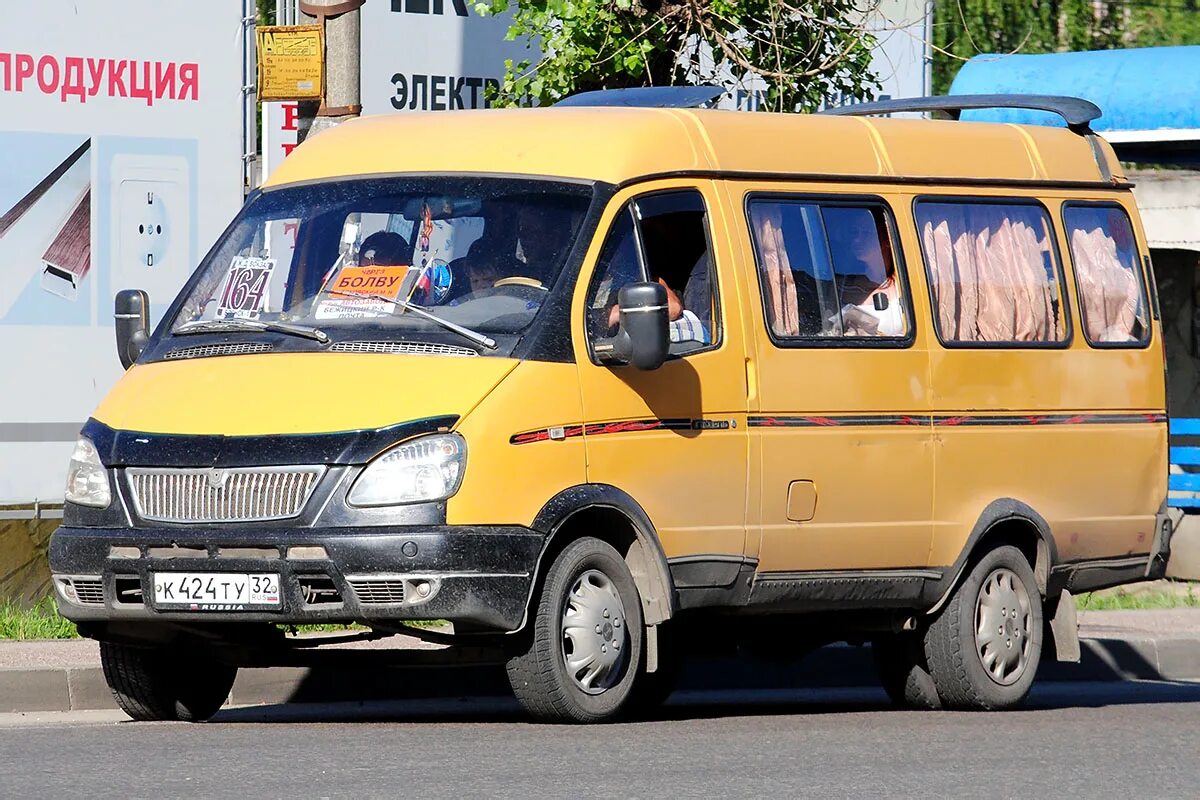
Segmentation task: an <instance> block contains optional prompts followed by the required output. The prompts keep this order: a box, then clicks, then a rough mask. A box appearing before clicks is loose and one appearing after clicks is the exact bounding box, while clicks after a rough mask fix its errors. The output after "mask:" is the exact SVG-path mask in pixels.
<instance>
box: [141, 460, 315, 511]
mask: <svg viewBox="0 0 1200 800" xmlns="http://www.w3.org/2000/svg"><path fill="white" fill-rule="evenodd" d="M127 472H128V474H129V488H130V492H131V494H132V496H133V503H134V505H135V506H136V508H137V511H138V514H139V515H140V516H141V517H142V518H143V519H148V520H154V521H156V522H257V521H262V520H271V519H287V518H289V517H295V516H297V515H299V513H300V512H301V511H303V510H304V504H305V503H307V502H308V498H309V497H311V496H312V493H313V490H314V489H315V488H316V487H317V481H318V480H320V478H321V475H322V474H324V472H325V468H324V467H240V468H233V469H217V470H214V469H143V468H140V467H130V468H129V469H128V470H127Z"/></svg>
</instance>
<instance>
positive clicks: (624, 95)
mask: <svg viewBox="0 0 1200 800" xmlns="http://www.w3.org/2000/svg"><path fill="white" fill-rule="evenodd" d="M723 94H725V89H724V88H723V87H721V86H643V87H640V88H636V89H599V90H597V91H594V92H580V93H579V94H573V95H571V96H570V97H564V98H563V99H562V100H559V101H558V102H557V103H555V104H554V106H555V107H560V106H561V107H565V106H578V107H583V106H624V107H627V108H701V107H703V106H707V105H708V104H709V103H711V102H713V101H714V100H716V99H717V98H718V97H720V96H721V95H723Z"/></svg>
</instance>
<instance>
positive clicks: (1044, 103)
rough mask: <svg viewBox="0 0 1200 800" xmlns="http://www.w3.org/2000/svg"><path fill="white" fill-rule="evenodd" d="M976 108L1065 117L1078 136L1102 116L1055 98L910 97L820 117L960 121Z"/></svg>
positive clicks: (1081, 103)
mask: <svg viewBox="0 0 1200 800" xmlns="http://www.w3.org/2000/svg"><path fill="white" fill-rule="evenodd" d="M977 108H1028V109H1033V110H1035V111H1049V112H1051V113H1052V114H1058V116H1060V117H1062V119H1063V122H1065V123H1067V127H1068V128H1070V129H1071V130H1072V131H1074V132H1075V133H1079V134H1087V133H1091V132H1092V131H1091V128H1089V127H1088V123H1089V122H1091V121H1092V120H1094V119H1098V118H1099V117H1100V115H1101V113H1103V112H1101V111H1100V107H1099V106H1098V105H1096V104H1095V103H1093V102H1091V101H1089V100H1084V99H1082V98H1079V97H1064V96H1062V95H1053V94H956V95H942V96H935V97H910V98H906V99H902V100H879V101H876V102H873V103H854V104H852V105H848V106H838V107H837V108H827V109H825V110H824V111H821V112H818V113H821V114H832V115H837V116H854V117H864V116H869V115H872V114H890V113H893V112H900V111H944V112H946V114H948V115H949V116H950V117H951V119H958V118H959V115H960V114H961V113H962V112H963V111H966V110H969V109H977Z"/></svg>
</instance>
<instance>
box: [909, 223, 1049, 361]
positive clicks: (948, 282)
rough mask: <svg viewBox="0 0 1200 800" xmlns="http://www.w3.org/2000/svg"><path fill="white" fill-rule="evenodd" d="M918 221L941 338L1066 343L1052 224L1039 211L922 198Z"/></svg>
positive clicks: (935, 319) (966, 341)
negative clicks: (932, 200) (930, 200)
mask: <svg viewBox="0 0 1200 800" xmlns="http://www.w3.org/2000/svg"><path fill="white" fill-rule="evenodd" d="M916 218H917V229H918V233H919V234H920V236H921V246H922V248H923V250H924V253H925V267H926V270H927V271H928V273H929V285H930V290H931V294H932V300H933V313H934V321H935V323H936V325H937V329H938V335H939V336H940V337H941V339H942V341H943V342H958V343H981V344H982V343H1013V344H1017V343H1020V344H1052V343H1055V342H1065V341H1066V340H1067V327H1068V326H1067V321H1066V311H1065V306H1064V305H1063V298H1062V288H1061V283H1060V280H1059V275H1060V271H1059V267H1058V263H1057V258H1056V255H1055V248H1054V245H1053V236H1052V231H1053V228H1052V226H1051V224H1050V217H1049V215H1048V214H1047V213H1046V211H1045V209H1043V208H1042V207H1041V206H1038V205H1030V204H1006V203H983V202H924V201H922V202H918V203H917V207H916Z"/></svg>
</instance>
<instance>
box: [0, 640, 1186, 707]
mask: <svg viewBox="0 0 1200 800" xmlns="http://www.w3.org/2000/svg"><path fill="white" fill-rule="evenodd" d="M1080 646H1081V659H1080V662H1079V663H1078V664H1069V663H1060V662H1046V663H1043V664H1042V667H1041V670H1040V673H1039V675H1038V680H1039V681H1040V682H1074V681H1128V680H1161V681H1191V680H1200V639H1189V638H1158V639H1154V638H1144V639H1083V640H1081V642H1080ZM314 655H316V654H314ZM321 655H325V654H321ZM330 655H332V654H330ZM371 655H375V654H366V653H359V654H347V655H345V656H341V657H332V658H315V659H313V663H312V664H311V665H309V666H282V667H263V668H245V669H242V670H240V671H239V673H238V678H237V681H236V682H235V683H234V685H233V690H232V691H231V692H230V697H229V700H228V701H227V703H226V704H227V705H238V706H242V705H278V704H283V703H333V702H376V701H385V700H408V699H416V698H428V697H439V698H445V697H463V696H489V697H491V696H505V695H508V694H509V692H510V690H509V687H508V682H507V679H506V677H505V674H504V667H503V665H502V664H501V663H500V662H499V660H498V659H497V657H496V654H495V653H494V652H489V651H484V650H477V651H474V652H470V653H469V654H468V655H469V656H470V658H468V659H464V657H463V654H462V653H461V652H455V651H414V652H409V653H405V654H404V655H403V657H402V658H403V661H398V659H397V656H396V655H395V654H389V655H388V657H387V659H386V660H385V659H383V658H379V657H370V656H371ZM380 655H381V654H380ZM364 656H367V657H364ZM877 685H878V679H877V678H876V675H875V670H874V667H873V665H872V662H871V652H870V649H869V648H867V647H851V646H848V645H830V646H827V647H822V648H820V649H818V650H815V651H813V652H811V653H809V654H808V655H807V656H805V657H804V658H803V659H801V660H799V661H791V662H786V661H770V660H764V659H756V658H750V657H735V656H719V657H708V658H701V657H695V658H690V659H688V660H687V661H686V662H685V664H684V669H683V674H682V676H681V678H680V682H679V688H680V689H681V690H691V691H713V690H751V691H752V690H762V689H775V690H778V689H800V688H807V689H813V688H847V687H863V686H877ZM114 708H116V704H115V703H114V702H113V699H112V695H111V693H110V692H109V690H108V685H107V684H106V683H105V681H104V673H103V670H101V668H100V667H98V666H96V667H66V668H32V669H26V668H7V669H0V713H2V712H53V711H89V710H97V709H114Z"/></svg>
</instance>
